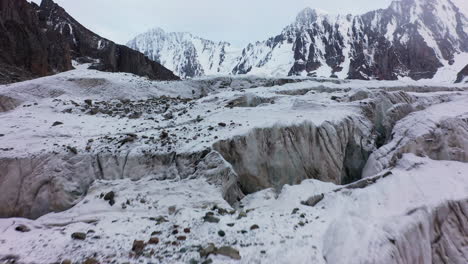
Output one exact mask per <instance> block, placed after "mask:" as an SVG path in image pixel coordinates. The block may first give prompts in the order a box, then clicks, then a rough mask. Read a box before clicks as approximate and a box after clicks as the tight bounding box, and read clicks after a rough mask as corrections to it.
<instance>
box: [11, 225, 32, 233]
mask: <svg viewBox="0 0 468 264" xmlns="http://www.w3.org/2000/svg"><path fill="white" fill-rule="evenodd" d="M15 230H16V231H18V232H23V233H24V232H29V231H31V229H30V228H29V227H27V226H25V225H19V226H17V227H16V228H15Z"/></svg>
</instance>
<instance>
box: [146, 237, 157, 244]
mask: <svg viewBox="0 0 468 264" xmlns="http://www.w3.org/2000/svg"><path fill="white" fill-rule="evenodd" d="M158 243H159V238H157V237H151V238H150V239H149V240H148V244H150V245H156V244H158Z"/></svg>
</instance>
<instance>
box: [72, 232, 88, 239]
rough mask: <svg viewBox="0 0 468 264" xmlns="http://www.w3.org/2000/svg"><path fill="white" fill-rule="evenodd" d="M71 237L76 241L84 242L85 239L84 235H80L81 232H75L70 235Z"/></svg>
mask: <svg viewBox="0 0 468 264" xmlns="http://www.w3.org/2000/svg"><path fill="white" fill-rule="evenodd" d="M71 237H72V238H73V239H76V240H85V239H86V234H85V233H81V232H75V233H73V234H72V235H71Z"/></svg>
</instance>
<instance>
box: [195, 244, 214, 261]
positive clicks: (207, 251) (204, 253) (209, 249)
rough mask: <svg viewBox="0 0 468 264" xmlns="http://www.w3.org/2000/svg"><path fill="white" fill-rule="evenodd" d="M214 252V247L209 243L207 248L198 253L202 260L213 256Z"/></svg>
mask: <svg viewBox="0 0 468 264" xmlns="http://www.w3.org/2000/svg"><path fill="white" fill-rule="evenodd" d="M215 250H216V247H215V245H214V244H213V243H209V244H208V246H207V247H205V248H203V249H201V250H200V251H199V253H200V257H202V258H205V257H208V256H209V255H210V254H213V253H214V252H215Z"/></svg>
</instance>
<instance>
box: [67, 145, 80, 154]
mask: <svg viewBox="0 0 468 264" xmlns="http://www.w3.org/2000/svg"><path fill="white" fill-rule="evenodd" d="M67 149H68V150H69V151H70V152H71V153H73V154H75V155H76V154H78V150H76V148H75V147H72V146H67Z"/></svg>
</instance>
